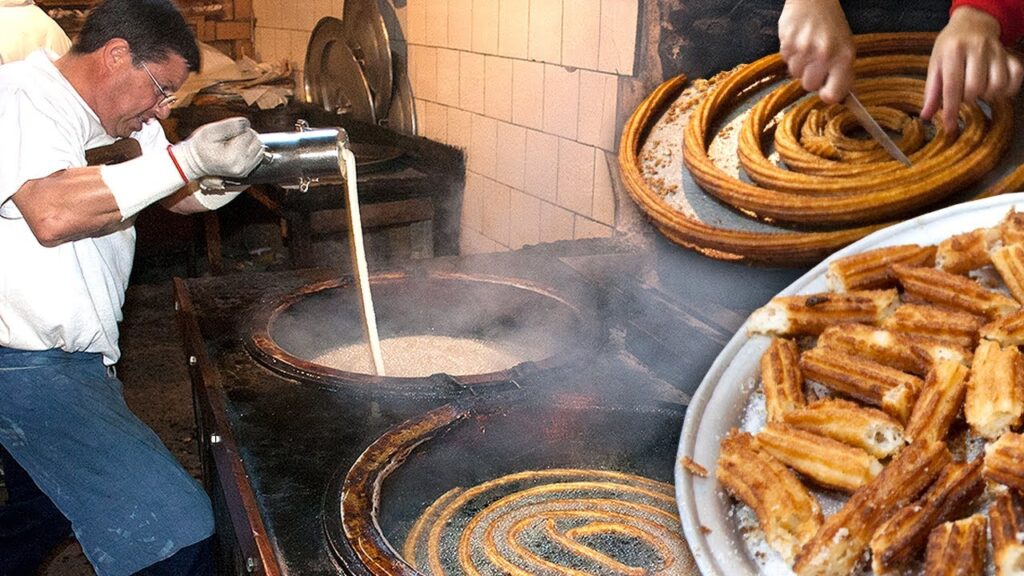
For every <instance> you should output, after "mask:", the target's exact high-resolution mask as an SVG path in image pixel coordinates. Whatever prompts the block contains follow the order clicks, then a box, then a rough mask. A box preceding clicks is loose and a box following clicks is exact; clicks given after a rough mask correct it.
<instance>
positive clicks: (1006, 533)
mask: <svg viewBox="0 0 1024 576" xmlns="http://www.w3.org/2000/svg"><path fill="white" fill-rule="evenodd" d="M988 528H989V531H990V532H991V533H992V563H993V564H995V567H996V576H1011V575H1013V576H1020V575H1021V574H1024V511H1022V510H1021V507H1020V502H1019V501H1018V500H1017V498H1016V497H1015V496H1014V494H1013V491H1012V490H1003V491H1002V492H1000V493H999V494H998V495H996V497H995V500H994V501H993V502H992V505H991V506H989V508H988Z"/></svg>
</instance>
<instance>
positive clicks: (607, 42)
mask: <svg viewBox="0 0 1024 576" xmlns="http://www.w3.org/2000/svg"><path fill="white" fill-rule="evenodd" d="M431 1H432V2H433V1H434V0H431ZM638 4H639V0H601V38H600V53H599V57H598V66H599V67H600V69H601V70H603V71H605V72H614V73H616V74H621V75H623V76H632V75H633V61H634V52H635V51H636V33H637V27H636V24H637V17H638V16H639V6H638Z"/></svg>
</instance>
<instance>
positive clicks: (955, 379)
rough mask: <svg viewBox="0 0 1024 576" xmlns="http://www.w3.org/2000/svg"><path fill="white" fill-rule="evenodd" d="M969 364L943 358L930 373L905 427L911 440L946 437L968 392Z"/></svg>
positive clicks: (906, 433) (908, 439)
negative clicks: (965, 364) (967, 365)
mask: <svg viewBox="0 0 1024 576" xmlns="http://www.w3.org/2000/svg"><path fill="white" fill-rule="evenodd" d="M968 372H969V371H968V370H967V367H966V366H964V365H963V364H961V363H959V362H953V361H948V360H944V361H939V362H936V363H935V366H934V367H933V368H932V370H931V371H930V372H929V373H928V376H927V377H926V378H925V380H924V386H923V387H922V388H921V393H920V394H919V395H918V398H917V401H916V402H914V409H913V410H911V412H910V419H909V420H908V421H907V426H906V428H905V429H904V430H903V434H904V436H906V438H907V441H908V442H913V441H915V440H931V441H935V440H945V438H946V434H948V433H949V427H950V426H952V425H953V420H955V419H956V416H957V414H959V413H960V407H961V406H962V405H963V402H964V396H965V395H966V394H967V375H968Z"/></svg>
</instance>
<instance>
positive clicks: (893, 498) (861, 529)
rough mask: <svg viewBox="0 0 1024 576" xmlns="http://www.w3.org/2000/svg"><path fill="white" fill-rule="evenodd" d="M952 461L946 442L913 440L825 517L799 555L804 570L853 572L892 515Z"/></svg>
mask: <svg viewBox="0 0 1024 576" xmlns="http://www.w3.org/2000/svg"><path fill="white" fill-rule="evenodd" d="M952 461H953V457H952V455H950V453H949V450H948V449H946V445H945V444H944V443H942V442H926V441H924V442H914V443H913V444H911V445H909V446H907V447H906V448H904V449H903V450H902V451H900V453H899V454H898V455H897V456H896V457H895V458H894V459H893V461H892V462H890V463H889V465H888V466H886V467H885V469H883V470H882V473H881V474H879V475H878V476H877V477H875V479H874V480H872V481H871V482H869V483H868V484H867V485H866V486H864V487H863V488H861V489H860V490H857V491H856V492H854V493H853V496H851V497H850V499H849V500H847V501H846V503H845V504H844V505H843V507H842V508H840V509H839V511H837V512H836V513H835V514H833V515H831V516H829V517H828V518H826V519H825V522H824V523H823V524H822V525H821V528H820V529H818V532H817V533H816V534H815V535H814V537H813V538H811V540H810V541H808V542H807V544H806V545H804V547H803V549H801V550H800V553H799V554H797V556H796V563H795V564H794V565H793V571H794V572H796V573H797V574H798V575H799V576H825V575H833V574H849V573H850V572H852V571H853V569H854V568H855V567H856V566H857V564H858V562H859V561H860V560H861V558H862V557H863V552H864V549H865V548H866V547H867V546H868V543H869V541H870V540H871V536H872V535H873V534H874V533H875V530H876V529H877V528H878V527H879V526H880V525H881V524H882V522H884V521H885V519H886V518H887V517H888V515H890V514H892V513H893V512H894V511H896V510H897V509H899V508H900V507H902V506H903V505H905V504H906V503H907V502H910V501H911V500H913V499H914V498H916V497H917V495H918V494H920V493H921V492H922V491H923V490H924V489H925V488H927V487H928V486H929V485H930V484H931V483H932V481H934V480H935V478H936V477H937V476H938V475H939V473H940V472H941V470H942V469H943V468H944V467H945V466H946V465H947V464H949V463H950V462H952Z"/></svg>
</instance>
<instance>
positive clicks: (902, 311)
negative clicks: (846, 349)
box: [881, 304, 985, 350]
mask: <svg viewBox="0 0 1024 576" xmlns="http://www.w3.org/2000/svg"><path fill="white" fill-rule="evenodd" d="M983 324H985V318H983V317H981V316H978V315H977V314H970V313H968V312H961V311H958V310H947V309H942V308H939V307H937V306H929V305H922V304H903V305H902V306H900V307H899V308H896V310H895V311H894V312H893V313H892V314H891V315H890V316H889V317H888V318H886V319H885V320H883V321H882V324H881V327H882V328H885V329H886V330H892V331H893V332H903V333H905V334H910V335H913V336H918V337H920V338H926V339H928V340H936V341H939V342H945V343H948V344H951V345H953V346H959V347H961V348H968V349H971V350H973V349H974V346H975V345H977V343H978V329H979V328H981V327H982V325H983Z"/></svg>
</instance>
